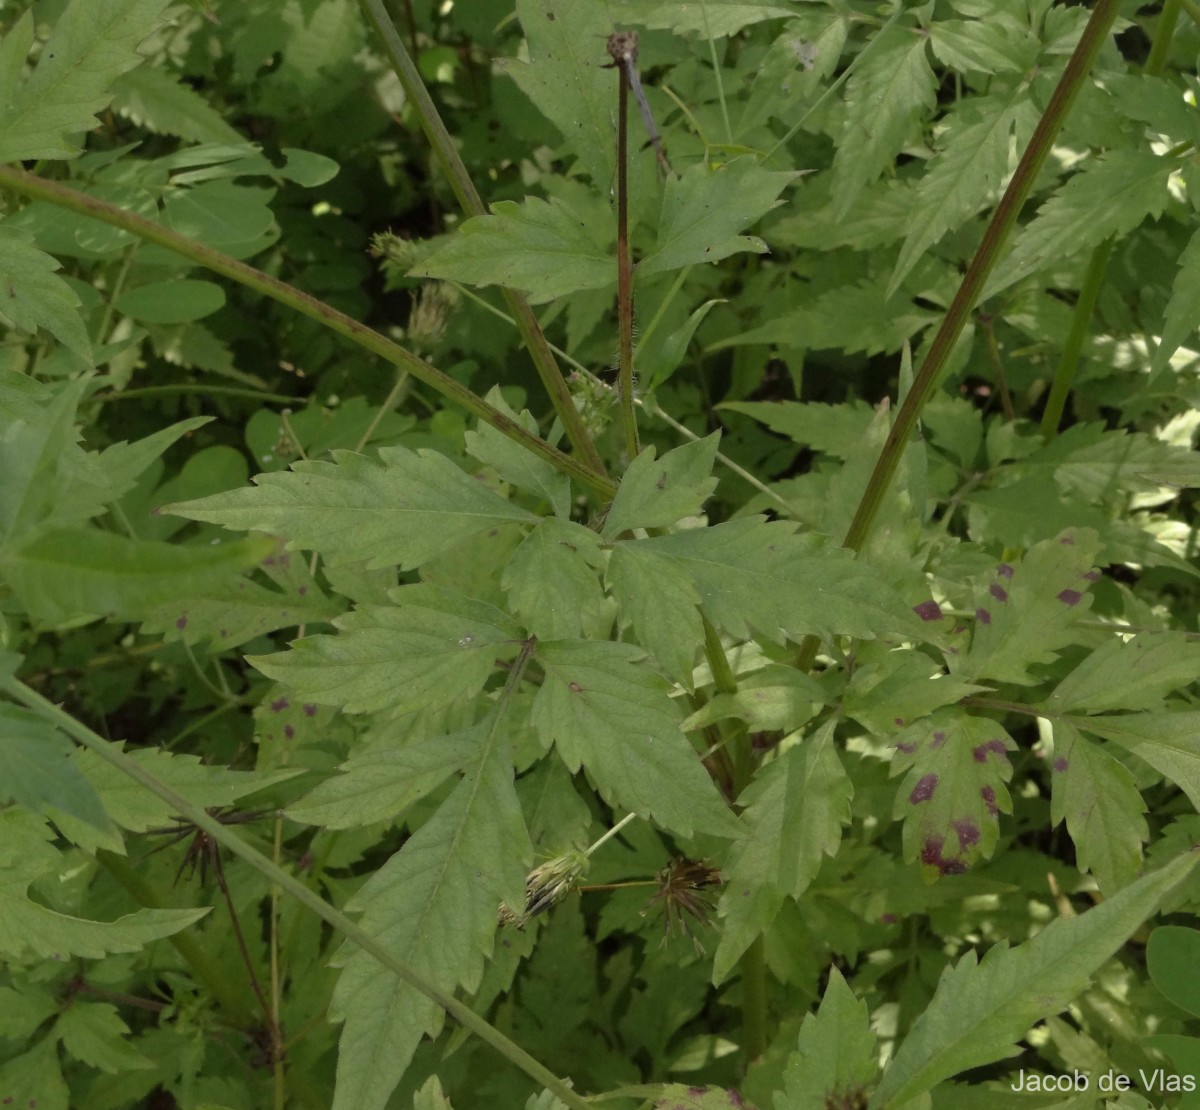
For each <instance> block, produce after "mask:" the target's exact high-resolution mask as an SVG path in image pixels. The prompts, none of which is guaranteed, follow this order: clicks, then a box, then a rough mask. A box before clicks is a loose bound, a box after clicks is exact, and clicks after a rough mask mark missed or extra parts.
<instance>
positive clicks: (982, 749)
mask: <svg viewBox="0 0 1200 1110" xmlns="http://www.w3.org/2000/svg"><path fill="white" fill-rule="evenodd" d="M987 757H988V750H987V745H986V744H980V745H979V746H978V747H975V748H972V749H971V758H972V759H973V760H975V762H976V763H986V762H987Z"/></svg>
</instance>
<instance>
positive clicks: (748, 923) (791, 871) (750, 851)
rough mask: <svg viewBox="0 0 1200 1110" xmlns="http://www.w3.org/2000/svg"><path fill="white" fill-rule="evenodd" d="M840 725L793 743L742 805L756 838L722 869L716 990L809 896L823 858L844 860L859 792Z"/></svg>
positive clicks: (738, 845) (735, 850)
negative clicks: (839, 741) (837, 732)
mask: <svg viewBox="0 0 1200 1110" xmlns="http://www.w3.org/2000/svg"><path fill="white" fill-rule="evenodd" d="M835 724H836V722H834V721H830V722H829V723H828V724H825V725H822V726H821V727H820V728H819V729H817V730H816V732H814V733H813V734H812V735H811V736H807V737H792V738H791V746H790V747H786V746H785V747H784V749H783V750H782V751H781V752H780V754H779V756H778V758H776V759H775V760H773V761H772V762H771V763H768V764H766V765H765V766H763V767H762V768H761V769H760V770H759V771H758V773H757V774H756V775H755V776H754V779H753V781H752V782H751V784H750V785H749V786H748V787H747V788H746V789H745V790H744V791H743V792H742V794H741V796H740V797H739V798H738V804H739V805H740V806H742V807H744V812H743V820H744V821H745V822H746V824H747V825H748V826H749V835H748V836H747V837H746V838H745V839H744V840H740V841H736V842H735V843H734V845H733V847H732V849H731V850H730V853H729V859H728V861H727V863H726V864H725V866H724V867H723V868H722V871H723V873H724V875H725V884H726V885H725V890H724V892H723V893H722V895H721V902H720V913H721V916H722V918H724V925H723V927H722V930H721V943H720V945H719V946H718V948H717V952H716V957H715V959H714V963H713V982H714V983H719V982H721V981H722V980H723V979H724V978H725V977H726V976H727V975H728V974H729V972H730V971H732V970H733V967H734V965H735V964H736V963H737V961H738V959H739V958H740V957H741V955H742V953H743V952H745V950H746V949H747V948H749V947H750V945H751V943H753V941H754V940H755V939H756V938H757V937H758V936H759V935H761V934H762V933H763V932H764V931H765V930H766V929H768V928H770V926H771V923H772V922H773V921H774V920H775V916H776V914H777V913H778V912H779V908H780V906H782V905H783V900H784V899H785V898H799V897H800V895H802V894H803V893H804V892H805V890H807V889H808V886H809V884H810V883H811V882H812V881H813V879H814V878H815V877H816V874H817V871H818V869H819V868H820V866H821V860H822V858H823V857H824V856H826V855H829V856H833V855H836V854H837V850H838V848H839V846H840V845H841V842H842V826H843V825H846V824H849V822H850V799H851V798H852V797H853V794H854V788H853V786H852V785H851V782H850V779H849V777H848V776H847V775H846V771H845V768H844V767H843V766H842V762H841V760H840V759H839V758H838V754H837V750H836V748H835V746H834V739H833V734H834V728H835ZM788 743H789V741H788V740H785V741H784V745H787V744H788Z"/></svg>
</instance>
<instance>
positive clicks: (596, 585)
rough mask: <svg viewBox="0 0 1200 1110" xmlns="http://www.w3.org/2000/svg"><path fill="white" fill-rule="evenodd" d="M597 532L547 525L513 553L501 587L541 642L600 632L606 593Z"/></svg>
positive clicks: (562, 522) (561, 524)
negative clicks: (597, 569)
mask: <svg viewBox="0 0 1200 1110" xmlns="http://www.w3.org/2000/svg"><path fill="white" fill-rule="evenodd" d="M601 562H602V557H601V553H600V545H599V542H598V540H597V538H596V533H595V532H593V531H592V530H591V529H590V528H584V527H583V526H582V525H580V524H572V523H571V522H570V521H565V520H554V519H549V520H543V521H542V523H541V524H539V525H538V526H537V527H536V528H534V529H533V530H532V531H530V533H529V535H528V536H526V537H525V539H524V540H523V541H522V542H521V545H520V547H518V548H517V550H516V551H514V552H513V554H512V558H511V559H510V560H509V563H508V566H506V567H505V568H504V573H503V575H502V576H501V579H500V583H501V585H502V586H503V587H504V589H505V590H507V591H508V600H509V605H510V606H511V608H512V610H513V612H514V613H516V614H517V616H519V617H520V618H521V619H522V620H523V621H524V622H525V627H526V628H528V629H529V631H530V632H532V633H533V634H534V635H535V636H537V637H538V638H539V639H543V640H563V639H573V638H576V637H580V636H584V635H585V634H587V633H588V632H595V631H598V627H597V621H598V618H599V617H600V612H601V609H602V607H603V605H604V591H603V590H602V589H601V588H600V581H599V578H598V575H597V571H596V569H595V568H596V567H598V566H599V565H600V563H601Z"/></svg>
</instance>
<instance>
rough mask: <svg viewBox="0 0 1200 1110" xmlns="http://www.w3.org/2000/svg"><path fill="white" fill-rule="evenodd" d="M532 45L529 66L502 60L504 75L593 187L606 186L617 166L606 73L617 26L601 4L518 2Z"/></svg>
mask: <svg viewBox="0 0 1200 1110" xmlns="http://www.w3.org/2000/svg"><path fill="white" fill-rule="evenodd" d="M517 16H518V18H519V19H520V20H521V26H522V27H524V29H525V38H526V40H527V41H528V43H529V60H530V62H531V63H532V64H531V65H526V64H523V63H521V62H518V61H515V60H512V59H507V58H505V59H499V60H498V65H499V66H500V69H501V72H504V73H507V74H508V75H509V76H510V77H512V79H513V80H514V81H515V82H516V84H517V87H518V88H519V89H520V90H521V91H522V92H523V93H524V94H525V95H526V96H527V97H529V99H530V100H532V101H533V103H534V104H535V105H536V107H537V109H538V111H540V112H541V113H542V115H543V116H545V117H546V118H547V119H548V120H549V121H550V122H551V123H553V124H554V126H555V127H557V128H558V130H559V131H560V132H562V135H563V137H564V138H565V139H566V140H567V144H568V146H569V147H570V148H571V150H572V152H573V153H574V154H575V157H576V158H578V159H579V162H580V164H581V165H582V167H583V169H584V171H585V172H586V173H587V174H588V176H589V177H591V179H592V181H593V183H595V184H596V185H598V186H604V187H607V185H608V183H609V181H610V180H611V179H612V176H613V167H614V165H615V163H616V151H615V140H614V137H613V136H614V131H613V111H614V105H615V104H616V98H617V82H616V79H615V78H614V77H613V74H612V73H611V72H610V71H608V70H607V69H605V68H604V67H605V66H607V65H608V63H609V58H608V55H607V54H606V53H605V51H604V40H605V39H606V38H607V37H608V36H609V35H610V34H612V31H613V25H612V22H611V20H610V19H609V16H608V13H607V12H606V11H605V10H604V6H603V5H601V4H579V3H576V2H575V0H518V2H517Z"/></svg>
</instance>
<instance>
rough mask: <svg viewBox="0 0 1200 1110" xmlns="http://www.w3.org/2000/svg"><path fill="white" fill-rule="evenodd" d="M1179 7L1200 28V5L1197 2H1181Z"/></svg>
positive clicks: (1194, 0) (1190, 0)
mask: <svg viewBox="0 0 1200 1110" xmlns="http://www.w3.org/2000/svg"><path fill="white" fill-rule="evenodd" d="M1179 6H1180V7H1181V8H1182V9H1183V10H1184V11H1185V12H1187V13H1188V15H1189V16H1191V17H1192V22H1193V23H1195V24H1196V25H1197V26H1200V4H1197V3H1196V0H1179Z"/></svg>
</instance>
